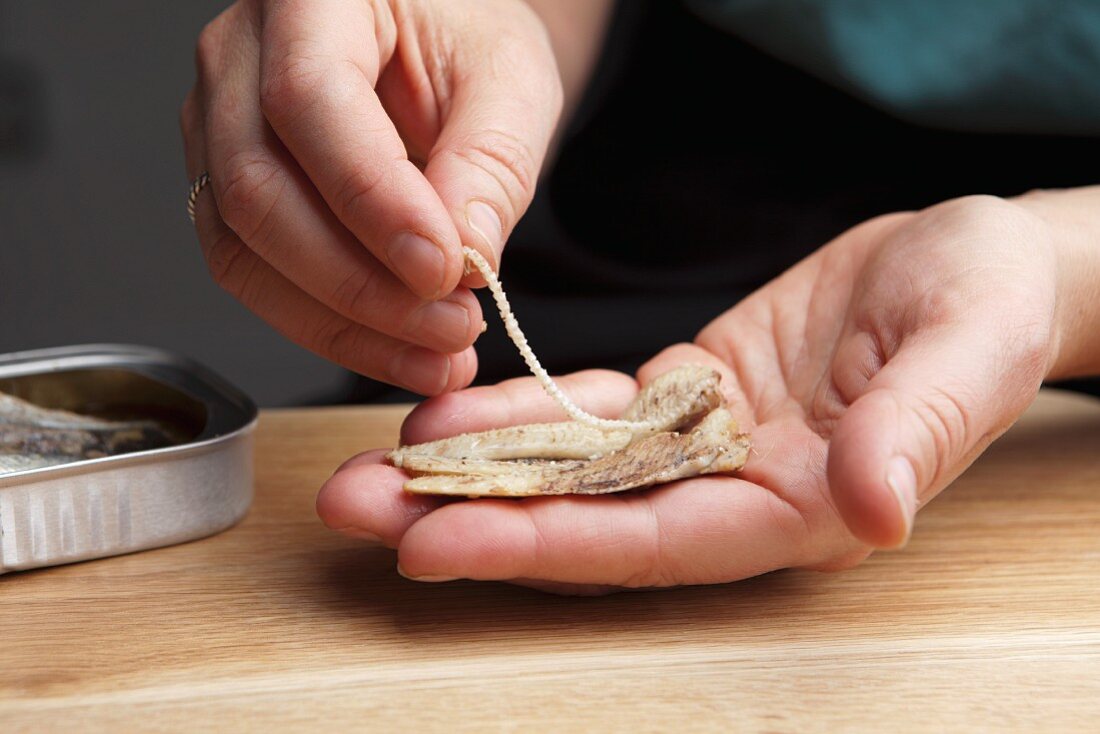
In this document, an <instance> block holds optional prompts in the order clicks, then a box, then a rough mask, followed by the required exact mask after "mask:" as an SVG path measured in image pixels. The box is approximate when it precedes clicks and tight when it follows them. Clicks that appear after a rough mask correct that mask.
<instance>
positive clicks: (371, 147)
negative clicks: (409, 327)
mask: <svg viewBox="0 0 1100 734" xmlns="http://www.w3.org/2000/svg"><path fill="white" fill-rule="evenodd" d="M379 23H380V19H379V18H376V17H375V14H374V11H373V9H372V4H371V3H361V2H354V3H332V2H316V0H278V1H277V2H272V3H269V4H268V6H267V7H266V8H265V12H264V18H263V29H262V44H261V47H262V52H261V60H260V103H261V106H262V108H263V111H264V115H265V117H266V118H267V120H268V122H269V123H270V125H271V126H272V128H273V129H274V130H275V132H276V134H277V135H278V136H279V139H280V140H281V141H282V143H283V144H284V145H285V146H286V147H287V149H288V150H289V151H290V153H291V154H292V155H293V156H294V158H295V159H296V160H297V161H298V162H299V164H300V165H301V166H302V168H303V170H305V172H306V174H307V175H308V176H309V178H310V179H311V180H312V181H313V183H314V185H315V186H316V187H317V189H318V191H320V193H321V195H322V197H324V199H325V202H326V203H327V204H328V206H329V208H330V209H332V211H333V212H334V213H335V214H336V216H337V217H338V218H339V219H340V221H341V222H342V223H343V225H344V226H345V227H347V228H348V229H349V230H350V231H351V232H352V233H353V234H354V235H355V236H356V237H357V238H358V239H359V240H360V241H361V242H362V243H363V244H364V245H365V246H366V247H367V248H368V249H369V250H370V251H371V253H373V254H374V255H375V257H377V258H378V259H379V260H381V261H382V262H383V263H385V264H386V265H387V267H388V268H389V269H390V270H391V271H393V272H394V273H395V274H396V275H397V276H398V277H399V278H401V280H402V281H403V282H404V283H405V284H406V285H407V286H408V287H409V288H410V289H411V290H412V291H413V292H414V293H416V294H417V295H418V296H420V297H421V298H427V299H437V298H440V297H442V296H444V295H446V294H448V293H450V292H451V291H452V290H454V288H455V286H456V285H457V284H458V281H459V278H460V277H461V276H462V251H461V243H460V240H459V236H458V232H457V230H456V229H455V225H454V223H453V222H452V221H451V218H450V216H449V214H448V212H447V210H446V209H445V208H444V206H443V203H442V201H441V200H440V198H439V196H438V194H437V193H436V192H435V190H434V189H433V188H432V186H431V184H429V183H428V181H427V179H425V178H424V175H423V174H422V173H421V172H420V171H419V170H418V169H417V167H416V166H415V165H414V164H413V163H412V162H410V161H409V159H408V156H407V154H406V151H405V146H404V144H403V143H402V141H401V137H400V135H399V134H398V132H397V130H396V128H395V127H394V125H393V122H392V121H391V120H390V118H389V116H388V115H387V114H386V111H385V110H384V109H383V107H382V104H381V102H380V101H379V99H378V95H377V94H375V91H374V85H375V84H376V83H377V80H378V74H379V68H380V63H381V61H382V58H383V55H384V52H385V53H386V55H388V54H389V53H392V51H393V49H392V48H389V49H382V48H380V45H379V37H380V35H381V34H380V33H379V29H378V28H377V25H378V24H379ZM393 32H395V31H393Z"/></svg>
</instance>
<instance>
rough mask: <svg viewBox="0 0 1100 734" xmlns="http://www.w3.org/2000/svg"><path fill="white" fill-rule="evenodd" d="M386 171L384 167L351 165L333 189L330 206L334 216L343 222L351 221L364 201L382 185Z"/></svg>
mask: <svg viewBox="0 0 1100 734" xmlns="http://www.w3.org/2000/svg"><path fill="white" fill-rule="evenodd" d="M386 175H387V172H386V170H385V169H384V168H381V169H380V170H376V171H370V170H368V169H366V168H365V167H363V166H352V167H351V170H350V171H349V172H348V173H347V174H346V175H345V176H344V178H343V180H341V181H340V182H339V184H338V185H337V186H336V188H335V189H334V193H333V195H332V206H333V211H334V213H335V214H336V216H337V217H338V218H339V219H340V220H341V221H343V222H352V221H354V220H355V219H356V214H357V211H358V209H359V207H360V206H361V204H362V203H363V202H365V201H369V200H370V198H371V195H372V194H373V193H374V192H375V191H376V190H377V189H378V187H379V186H380V185H382V183H383V181H384V180H385V177H386Z"/></svg>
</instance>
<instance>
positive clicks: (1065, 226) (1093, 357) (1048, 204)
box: [1016, 186, 1100, 379]
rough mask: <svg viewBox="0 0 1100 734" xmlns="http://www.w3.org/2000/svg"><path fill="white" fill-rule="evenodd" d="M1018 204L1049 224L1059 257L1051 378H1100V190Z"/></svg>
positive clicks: (1033, 195)
mask: <svg viewBox="0 0 1100 734" xmlns="http://www.w3.org/2000/svg"><path fill="white" fill-rule="evenodd" d="M1016 202H1017V203H1018V204H1020V205H1021V206H1023V207H1025V208H1026V209H1028V210H1029V211H1031V212H1032V213H1034V214H1036V215H1038V216H1040V217H1042V218H1043V219H1044V220H1045V221H1046V222H1047V223H1048V225H1049V226H1050V228H1051V230H1052V232H1053V238H1054V239H1053V244H1054V246H1055V248H1056V249H1057V252H1058V260H1059V273H1058V279H1059V291H1058V303H1057V308H1056V314H1055V324H1056V326H1055V336H1054V355H1053V359H1052V367H1051V370H1050V374H1049V375H1048V377H1049V378H1050V379H1062V378H1068V377H1080V376H1084V375H1097V374H1100V186H1089V187H1083V188H1077V189H1065V190H1060V191H1053V190H1051V191H1033V192H1030V193H1028V194H1025V195H1024V196H1021V197H1019V198H1018V199H1016Z"/></svg>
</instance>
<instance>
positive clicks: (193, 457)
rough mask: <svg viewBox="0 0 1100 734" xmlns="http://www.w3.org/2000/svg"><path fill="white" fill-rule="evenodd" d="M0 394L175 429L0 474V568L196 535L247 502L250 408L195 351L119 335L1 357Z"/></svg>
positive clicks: (236, 514)
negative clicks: (132, 444) (87, 455)
mask: <svg viewBox="0 0 1100 734" xmlns="http://www.w3.org/2000/svg"><path fill="white" fill-rule="evenodd" d="M0 392H3V393H7V394H9V395H13V396H16V397H18V398H21V399H24V400H29V401H31V402H33V403H35V404H37V405H40V406H42V407H45V408H59V409H63V410H68V411H73V412H77V413H87V414H93V415H113V416H128V417H135V418H143V419H145V418H147V419H152V420H156V421H157V422H158V423H161V424H163V425H166V426H168V427H169V429H170V430H171V431H172V433H173V435H176V436H178V437H179V441H178V442H177V443H175V444H174V445H170V446H166V447H163V448H156V449H150V450H143V451H136V452H133V453H126V454H120V455H115V456H104V457H102V458H94V459H84V460H79V461H74V462H72V463H67V464H61V465H58V466H49V467H44V468H36V469H30V470H26V471H15V472H10V473H6V474H0V574H2V573H7V572H8V571H20V570H24V569H29V568H37V567H40V566H51V565H55V564H59V563H71V562H73V561H82V560H87V559H90V558H100V557H103V556H111V555H117V554H120V553H130V552H132V551H138V550H145V549H148V548H156V547H159V546H164V545H170V544H173V543H180V542H183V541H186V540H193V539H195V538H201V537H203V536H206V535H212V534H214V533H216V532H218V531H220V530H224V529H225V528H228V527H229V526H231V525H233V524H234V523H236V522H237V521H238V520H240V519H241V518H242V517H244V514H245V512H247V510H248V506H249V504H250V503H251V501H252V481H253V477H252V432H253V429H254V428H255V425H256V406H255V405H254V404H253V402H252V401H251V400H250V399H249V398H248V397H247V396H245V395H244V394H243V393H241V392H240V391H239V390H237V389H236V388H235V387H233V386H232V385H230V384H229V383H227V382H225V381H224V380H223V379H222V378H220V377H218V376H217V375H215V374H214V373H213V372H211V371H209V370H208V369H206V368H205V367H202V366H201V365H199V364H196V363H195V362H192V361H191V360H187V359H184V358H181V357H179V356H176V355H174V354H171V353H169V352H165V351H162V350H158V349H151V348H147V347H135V346H122V345H91V346H76V347H61V348H56V349H43V350H37V351H29V352H19V353H14V354H7V355H0Z"/></svg>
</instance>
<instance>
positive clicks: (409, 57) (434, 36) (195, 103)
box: [181, 0, 561, 394]
mask: <svg viewBox="0 0 1100 734" xmlns="http://www.w3.org/2000/svg"><path fill="white" fill-rule="evenodd" d="M197 64H198V72H199V73H198V77H199V78H198V82H197V84H196V85H195V87H194V89H192V90H191V92H190V94H189V95H188V97H187V100H186V102H185V104H184V107H183V111H182V114H181V125H182V128H183V131H184V141H185V144H186V152H187V165H188V173H189V175H190V176H191V177H194V176H197V175H198V174H199V173H200V172H201V171H203V170H208V171H209V172H210V177H211V185H210V189H211V190H212V191H213V199H214V201H213V202H211V201H209V200H206V199H205V197H206V196H207V195H206V194H205V193H203V194H202V195H201V196H200V199H199V201H198V206H197V210H198V222H197V224H198V231H199V239H200V241H201V243H202V247H203V253H204V255H205V257H206V260H207V262H208V264H209V267H210V270H211V272H212V274H213V276H214V278H215V279H216V280H217V281H218V282H219V283H220V284H221V285H222V286H223V287H224V288H225V289H226V290H228V291H229V292H230V293H232V294H233V295H234V296H236V297H237V298H239V299H240V300H241V301H242V302H243V303H244V304H245V305H246V306H248V307H249V308H250V309H252V310H253V311H255V312H256V313H257V314H259V315H260V316H262V317H263V318H264V319H266V320H267V321H268V322H269V323H271V324H272V325H273V326H275V328H277V329H279V330H280V331H281V332H283V333H284V334H285V335H287V336H288V337H289V338H290V339H292V340H294V341H296V342H298V343H299V344H301V345H303V346H305V347H308V348H309V349H311V350H313V351H315V352H317V353H318V354H321V355H322V356H324V357H327V358H329V359H332V360H334V361H336V362H339V363H340V364H343V365H344V366H346V367H348V368H350V369H353V370H356V371H358V372H361V373H363V374H365V375H368V376H370V377H373V378H376V379H379V380H384V381H387V382H391V383H395V384H399V385H402V386H404V387H407V388H409V389H411V390H414V391H416V392H420V393H423V394H436V393H440V392H444V391H448V390H453V389H456V388H458V387H461V386H463V385H466V384H468V383H469V381H470V380H472V379H473V376H474V373H475V371H476V358H475V356H474V352H473V349H472V348H470V345H471V344H472V343H473V341H474V339H475V338H476V336H477V334H478V333H479V332H480V329H481V325H482V315H481V311H480V309H479V307H478V304H477V301H476V299H475V298H474V297H473V294H472V293H471V292H470V291H469V288H468V287H465V286H476V285H478V284H480V282H481V281H480V279H479V277H477V276H466V278H465V280H463V281H462V282H463V284H464V286H459V283H460V280H461V279H462V278H463V258H462V252H461V246H462V245H467V246H470V247H474V248H476V249H478V250H480V251H481V252H482V254H484V255H485V256H486V258H488V259H489V261H490V262H491V263H494V266H498V265H499V262H500V254H501V250H502V248H503V246H504V241H505V240H506V238H507V236H508V233H509V232H510V231H511V229H512V227H513V226H514V225H515V223H516V221H517V220H518V219H519V217H520V216H521V215H522V213H523V212H524V210H525V209H526V207H527V205H528V204H529V203H530V200H531V197H532V195H533V193H534V186H535V181H536V180H537V178H538V172H539V168H540V166H541V165H542V159H543V156H544V154H545V151H546V146H547V144H548V141H549V139H550V136H551V133H552V131H553V128H554V125H555V123H556V121H557V116H558V112H559V110H560V106H561V86H560V80H559V78H558V74H557V70H556V66H555V62H554V57H553V52H552V51H551V48H550V44H549V40H548V38H547V35H546V32H545V29H544V28H543V26H542V23H541V22H540V21H539V19H538V18H537V17H536V16H535V14H534V13H533V12H531V11H530V10H529V9H528V8H527V6H526V5H525V4H524V3H522V2H519V1H518V0H476V1H475V0H465V1H462V0H417V1H413V2H400V3H399V2H385V1H383V0H375V1H373V2H372V1H370V0H326V1H325V2H318V1H317V0H240V1H239V2H237V3H236V4H235V5H233V6H232V7H230V8H229V9H228V10H226V11H225V12H224V13H222V15H220V16H219V17H218V18H217V19H215V20H214V21H213V22H212V23H211V24H210V25H209V26H208V27H207V28H206V29H205V30H204V31H203V33H202V35H201V37H200V38H199V44H198V53H197ZM215 204H216V207H215Z"/></svg>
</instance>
